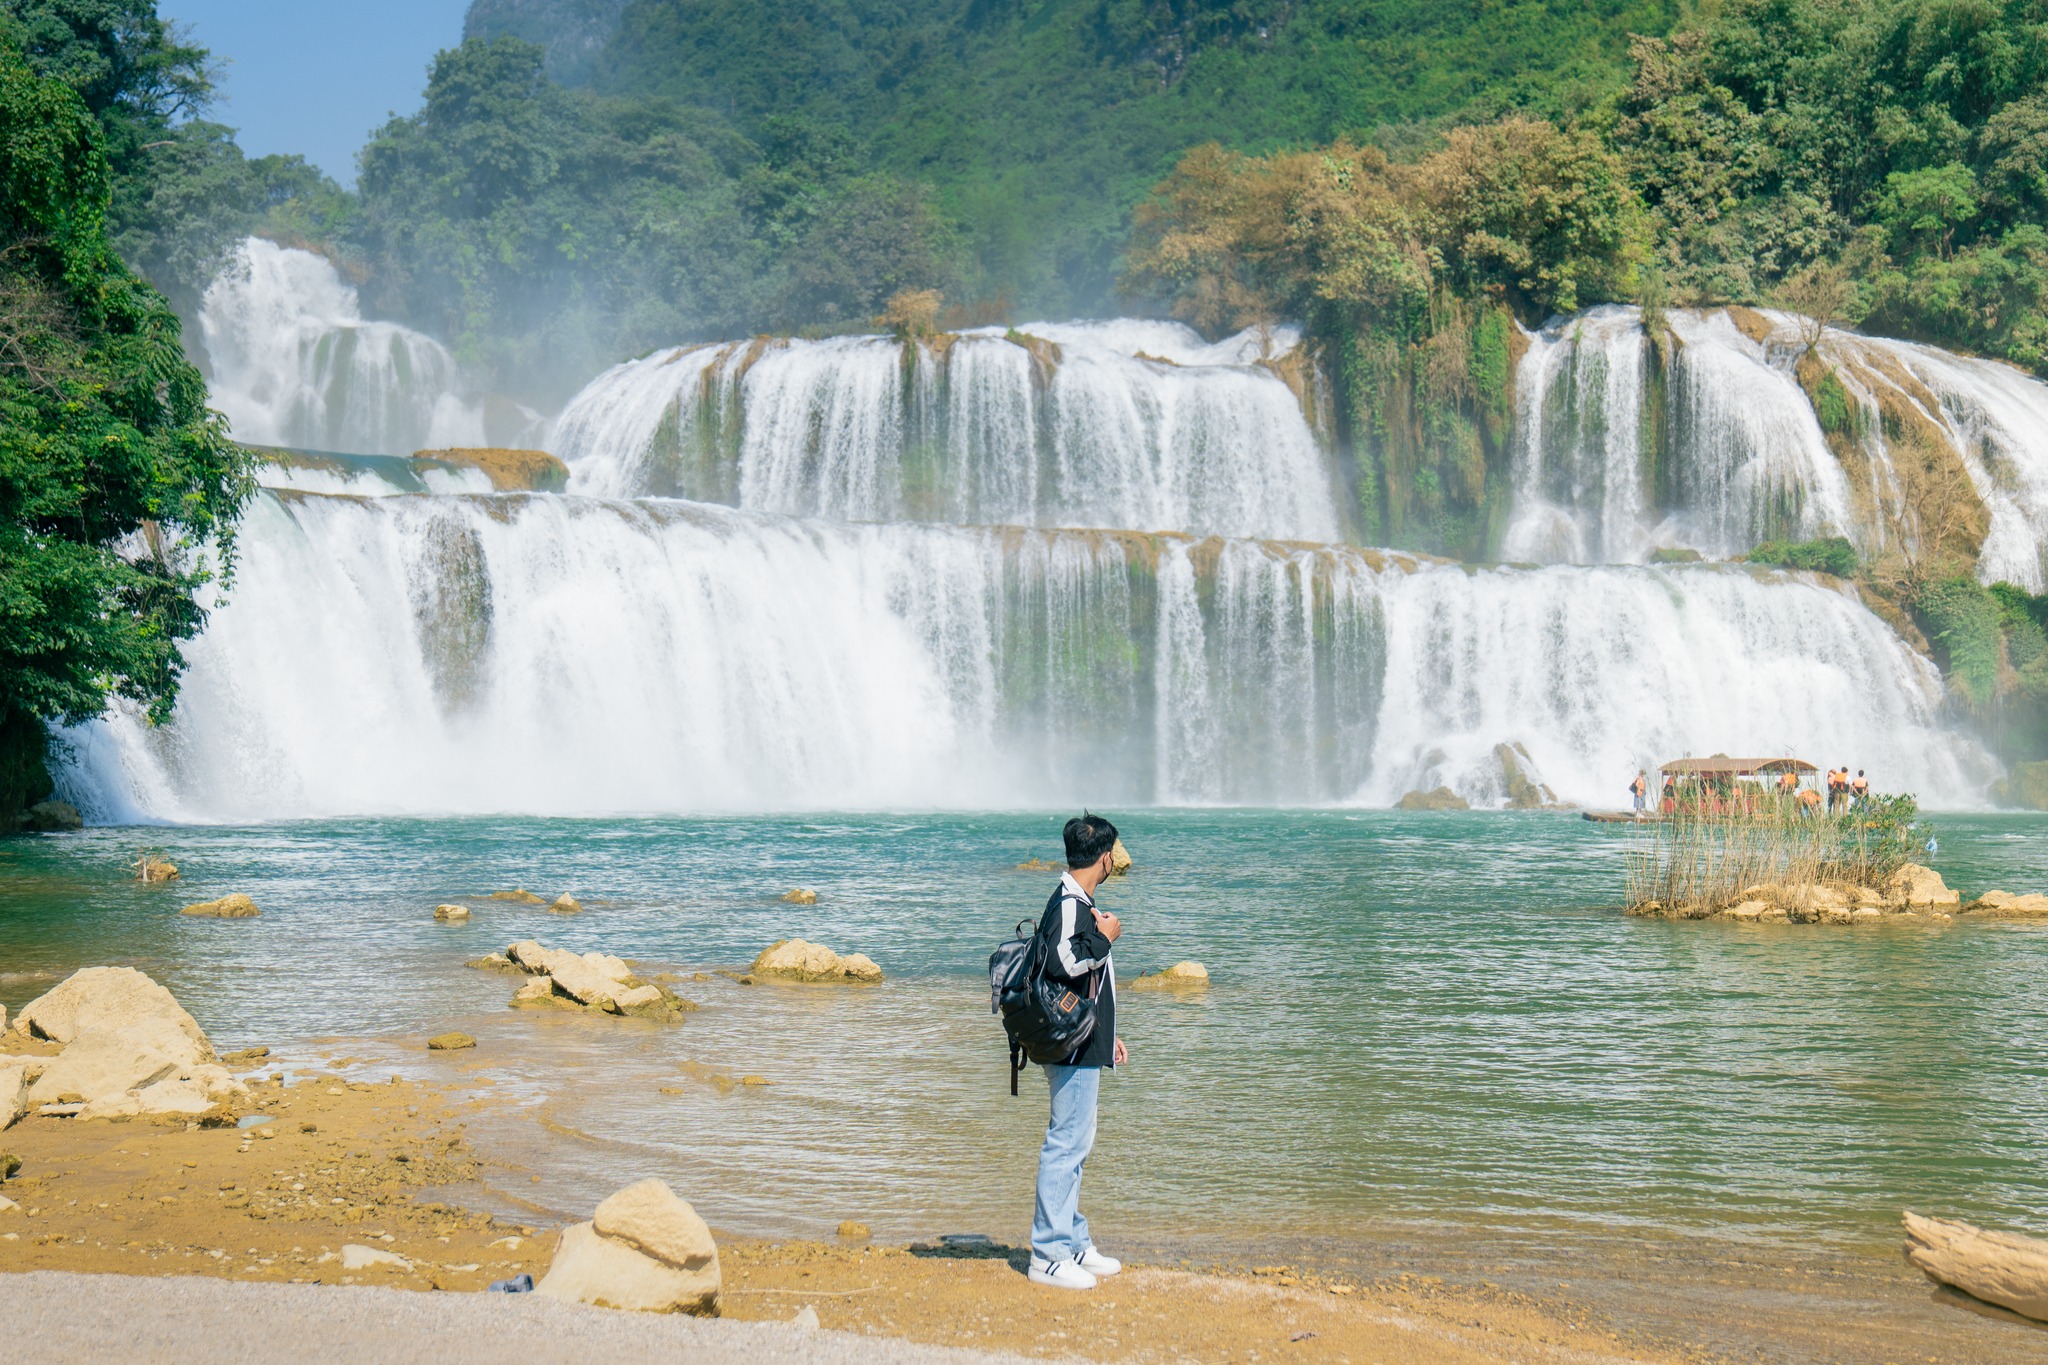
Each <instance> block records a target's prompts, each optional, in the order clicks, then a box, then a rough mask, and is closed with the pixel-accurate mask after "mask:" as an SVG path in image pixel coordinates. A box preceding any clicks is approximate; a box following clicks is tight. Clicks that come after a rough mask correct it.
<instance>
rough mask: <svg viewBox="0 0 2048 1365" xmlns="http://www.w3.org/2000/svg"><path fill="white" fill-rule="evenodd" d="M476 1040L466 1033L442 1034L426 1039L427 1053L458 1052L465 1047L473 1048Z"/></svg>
mask: <svg viewBox="0 0 2048 1365" xmlns="http://www.w3.org/2000/svg"><path fill="white" fill-rule="evenodd" d="M475 1046H476V1039H474V1038H472V1037H470V1036H469V1035H468V1034H467V1033H443V1034H438V1035H436V1036H435V1037H432V1038H429V1039H427V1051H429V1052H459V1051H461V1050H462V1049H463V1048H466V1047H475Z"/></svg>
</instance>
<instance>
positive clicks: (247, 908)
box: [178, 891, 263, 919]
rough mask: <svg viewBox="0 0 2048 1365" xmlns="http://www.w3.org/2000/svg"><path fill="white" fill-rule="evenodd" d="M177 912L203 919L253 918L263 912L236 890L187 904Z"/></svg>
mask: <svg viewBox="0 0 2048 1365" xmlns="http://www.w3.org/2000/svg"><path fill="white" fill-rule="evenodd" d="M178 913H179V914H181V915H198V916H200V917H202V918H205V919H254V918H256V916H258V915H260V914H262V913H263V912H262V911H261V910H258V909H257V908H256V902H255V901H252V900H250V899H249V898H248V897H247V896H245V895H243V894H242V893H241V892H239V891H237V892H235V893H234V894H233V895H230V896H222V897H221V898H220V899H219V900H217V901H201V902H199V903H198V904H197V905H188V906H186V907H185V908H184V909H183V910H180V911H179V912H178Z"/></svg>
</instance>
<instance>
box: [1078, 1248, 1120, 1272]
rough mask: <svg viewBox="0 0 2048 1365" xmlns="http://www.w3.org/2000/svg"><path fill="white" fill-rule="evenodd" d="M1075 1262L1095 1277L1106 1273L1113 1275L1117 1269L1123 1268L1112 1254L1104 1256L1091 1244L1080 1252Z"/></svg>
mask: <svg viewBox="0 0 2048 1365" xmlns="http://www.w3.org/2000/svg"><path fill="white" fill-rule="evenodd" d="M1075 1264H1076V1265H1078V1266H1080V1267H1081V1269H1083V1270H1085V1271H1087V1272H1088V1273H1089V1274H1090V1275H1093V1276H1095V1277H1096V1278H1097V1279H1100V1278H1102V1277H1104V1276H1107V1275H1114V1274H1116V1273H1117V1271H1119V1270H1122V1269H1123V1268H1124V1263H1123V1262H1122V1261H1119V1260H1118V1259H1117V1258H1116V1257H1114V1256H1105V1255H1103V1254H1102V1253H1101V1252H1099V1251H1097V1250H1096V1249H1095V1248H1094V1247H1092V1246H1091V1247H1089V1248H1088V1249H1087V1250H1086V1251H1084V1252H1082V1253H1081V1254H1080V1256H1079V1257H1078V1258H1077V1259H1076V1260H1075Z"/></svg>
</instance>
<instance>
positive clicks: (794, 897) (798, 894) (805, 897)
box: [782, 886, 818, 905]
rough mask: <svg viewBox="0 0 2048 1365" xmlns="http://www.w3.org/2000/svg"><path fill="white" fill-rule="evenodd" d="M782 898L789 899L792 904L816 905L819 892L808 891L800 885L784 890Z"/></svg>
mask: <svg viewBox="0 0 2048 1365" xmlns="http://www.w3.org/2000/svg"><path fill="white" fill-rule="evenodd" d="M782 899H784V900H785V901H788V902H789V903H790V904H791V905H816V904H817V903H818V893H817V892H815V891H806V890H805V889H804V888H802V887H800V886H799V887H797V888H795V889H794V890H791V891H785V892H783V893H782Z"/></svg>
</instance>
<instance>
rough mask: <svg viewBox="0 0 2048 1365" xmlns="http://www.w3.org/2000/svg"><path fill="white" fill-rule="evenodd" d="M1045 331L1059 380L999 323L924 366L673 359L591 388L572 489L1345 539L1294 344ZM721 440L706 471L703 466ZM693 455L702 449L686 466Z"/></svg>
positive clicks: (884, 355) (780, 349)
mask: <svg viewBox="0 0 2048 1365" xmlns="http://www.w3.org/2000/svg"><path fill="white" fill-rule="evenodd" d="M1033 327H1034V328H1036V329H1037V330H1036V331H1034V332H1032V333H1031V335H1032V336H1034V337H1038V338H1039V339H1041V340H1049V341H1054V342H1056V343H1057V345H1058V347H1059V359H1058V362H1057V363H1056V364H1055V365H1053V366H1052V369H1051V373H1050V376H1049V383H1044V382H1042V381H1043V380H1044V379H1045V378H1046V376H1042V375H1036V374H1034V364H1035V363H1036V362H1034V357H1033V353H1032V351H1031V350H1030V349H1029V348H1028V347H1027V346H1026V345H1024V344H1023V343H1022V342H1021V341H1020V340H1018V339H1015V338H1013V337H1012V335H1011V334H1009V333H1007V332H1004V331H1001V330H997V329H982V330H979V331H975V332H969V333H965V334H963V335H961V336H960V337H958V338H956V339H953V340H951V341H950V342H949V343H948V344H947V345H946V346H945V348H944V352H943V357H941V355H940V354H939V353H938V352H937V351H935V349H934V348H931V347H926V346H922V345H920V346H918V347H916V349H915V350H914V351H913V352H912V353H911V355H910V357H909V361H908V363H906V354H905V350H904V346H903V344H902V343H900V342H898V341H896V340H895V339H893V338H887V337H837V338H832V339H829V340H825V341H793V340H778V341H775V342H771V343H766V344H761V343H742V344H738V345H733V346H726V347H686V348H681V349H678V350H673V351H666V352H662V353H660V354H658V355H655V356H650V357H647V358H644V359H641V360H635V361H630V362H627V363H626V364H623V365H620V366H616V367H614V368H613V369H611V370H609V371H607V372H605V373H604V374H602V375H599V376H598V377H597V378H596V379H594V380H593V381H591V383H590V384H589V385H587V386H586V387H585V388H584V389H583V390H582V392H580V393H579V394H578V395H577V396H576V397H575V398H574V399H572V400H571V401H570V403H569V405H568V406H567V407H566V408H565V409H564V410H563V412H562V415H561V416H560V418H559V419H557V421H556V423H555V425H554V428H553V434H552V436H551V440H552V442H553V446H554V449H555V451H556V453H557V454H559V455H560V456H562V458H563V459H564V460H565V461H567V462H568V464H569V466H570V470H571V484H570V487H571V488H572V490H574V491H576V492H580V493H588V494H591V495H594V496H603V497H630V496H637V495H642V494H647V493H678V494H681V495H682V496H686V497H692V498H700V499H707V500H712V501H721V502H731V503H732V504H734V505H736V506H740V507H744V508H749V509H753V510H759V511H770V512H784V513H788V514H791V515H799V516H822V517H831V518H835V519H841V520H851V521H900V520H917V521H945V522H955V523H973V524H984V525H987V524H1003V525H1038V526H1083V527H1104V528H1111V527H1137V528H1143V529H1149V530H1181V531H1191V532H1195V533H1198V534H1220V535H1257V536H1270V537H1281V538H1287V539H1297V540H1314V541H1328V540H1335V539H1337V538H1338V537H1339V535H1340V531H1341V527H1340V518H1339V515H1338V511H1337V482H1336V479H1335V476H1334V470H1333V467H1332V463H1331V459H1330V456H1329V453H1328V452H1327V451H1325V450H1324V449H1323V448H1322V446H1321V444H1320V443H1319V441H1318V438H1317V436H1316V434H1315V432H1314V431H1313V430H1312V429H1311V428H1310V426H1309V423H1308V420H1307V418H1306V417H1305V416H1304V414H1303V412H1302V406H1301V400H1300V399H1298V398H1297V397H1296V395H1295V393H1294V392H1293V390H1291V389H1290V388H1289V387H1288V386H1287V384H1286V383H1285V382H1284V381H1283V380H1282V379H1281V378H1280V377H1279V376H1278V375H1277V374H1276V373H1274V372H1273V370H1271V369H1269V368H1267V367H1265V366H1264V365H1263V364H1261V363H1259V362H1261V361H1264V360H1268V359H1273V358H1277V357H1280V356H1282V355H1284V354H1286V353H1287V352H1288V351H1290V350H1292V349H1293V347H1295V346H1296V345H1298V343H1299V339H1300V338H1299V335H1298V333H1296V332H1293V331H1292V330H1289V329H1278V330H1271V331H1256V330H1255V331H1247V332H1244V333H1240V334H1239V335H1238V336H1235V337H1232V338H1228V339H1226V340H1224V341H1222V342H1218V343H1215V344H1214V345H1210V344H1207V343H1204V342H1202V340H1201V338H1200V337H1199V336H1197V335H1196V334H1195V333H1194V332H1192V331H1190V330H1189V329H1187V328H1185V327H1182V326H1180V325H1179V324H1177V323H1158V322H1141V321H1128V320H1126V321H1113V322H1101V323H1070V324H1061V325H1058V326H1054V325H1050V324H1033ZM1152 348H1156V349H1152ZM1141 353H1142V354H1143V355H1144V356H1146V357H1147V358H1144V359H1140V358H1138V357H1139V355H1140V354H1141ZM706 431H716V432H718V433H719V434H718V435H717V436H715V437H710V438H707V437H706V435H705V432H706ZM727 433H732V434H727ZM707 439H710V440H711V441H712V442H713V444H712V447H711V450H710V454H709V457H708V461H707V460H704V459H699V458H698V457H697V454H696V452H697V451H698V450H699V448H700V445H701V443H702V442H704V441H705V440H707ZM678 443H680V444H681V445H682V446H684V447H686V448H687V449H688V450H689V451H690V452H691V453H690V454H689V455H687V456H685V457H674V456H672V455H670V454H669V453H668V450H667V447H670V446H673V445H675V444H678ZM665 459H669V460H674V461H675V463H676V464H677V468H676V469H674V470H673V471H669V470H666V469H665V467H664V463H663V462H664V460H665ZM671 480H673V482H671Z"/></svg>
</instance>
